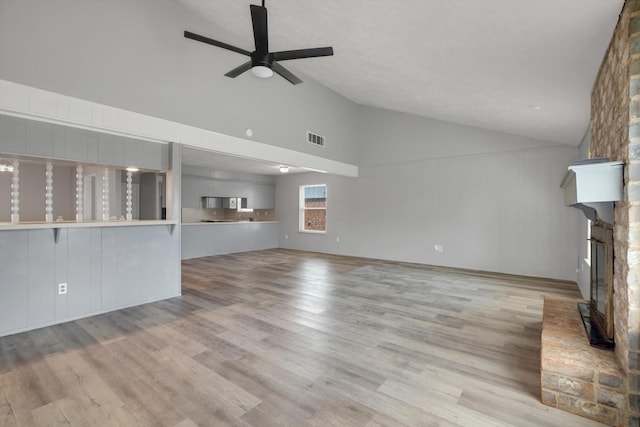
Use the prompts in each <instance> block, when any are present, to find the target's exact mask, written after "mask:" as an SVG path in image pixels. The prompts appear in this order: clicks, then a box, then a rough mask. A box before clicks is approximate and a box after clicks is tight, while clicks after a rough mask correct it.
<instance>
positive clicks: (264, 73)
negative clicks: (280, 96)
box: [251, 65, 273, 79]
mask: <svg viewBox="0 0 640 427" xmlns="http://www.w3.org/2000/svg"><path fill="white" fill-rule="evenodd" d="M251 74H253V75H254V76H256V77H260V78H261V79H268V78H269V77H271V76H273V70H271V68H269V67H265V66H264V65H256V66H255V67H251Z"/></svg>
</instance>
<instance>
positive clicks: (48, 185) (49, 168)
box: [44, 160, 53, 222]
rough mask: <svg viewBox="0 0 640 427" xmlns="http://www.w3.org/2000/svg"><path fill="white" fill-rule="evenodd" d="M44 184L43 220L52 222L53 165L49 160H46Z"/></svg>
mask: <svg viewBox="0 0 640 427" xmlns="http://www.w3.org/2000/svg"><path fill="white" fill-rule="evenodd" d="M44 182H45V187H44V199H45V202H44V203H45V207H44V220H45V221H46V222H53V164H52V163H51V160H47V164H46V169H45V181H44Z"/></svg>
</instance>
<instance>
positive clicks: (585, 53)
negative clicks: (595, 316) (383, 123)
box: [179, 0, 623, 146]
mask: <svg viewBox="0 0 640 427" xmlns="http://www.w3.org/2000/svg"><path fill="white" fill-rule="evenodd" d="M179 1H180V2H181V3H182V4H184V5H185V6H186V7H188V8H189V9H191V10H193V11H195V12H196V13H198V14H200V15H202V16H204V17H206V18H207V19H209V20H210V21H211V22H212V23H215V25H212V30H211V32H210V33H207V34H203V35H206V36H208V37H212V38H216V39H217V40H220V41H223V42H226V43H230V44H233V45H236V46H239V47H243V48H245V49H248V50H253V35H252V27H251V18H250V13H249V4H251V3H253V4H259V2H257V1H253V2H251V1H248V0H246V1H245V0H216V1H207V0H179ZM622 5H623V0H553V1H542V0H541V1H532V0H509V1H505V0H448V1H442V0H420V1H417V0H377V1H371V0H349V1H344V0H322V1H317V0H267V1H266V7H267V8H268V10H269V41H270V48H271V50H288V49H299V48H306V47H312V46H333V48H334V52H335V54H334V56H332V57H326V58H310V59H304V60H297V61H291V62H290V63H287V64H286V66H287V68H290V69H291V71H292V72H295V73H296V74H298V73H300V76H301V77H302V79H303V80H305V77H306V76H308V77H310V78H312V79H314V80H316V81H318V82H320V83H321V84H323V85H325V86H326V87H328V88H330V89H332V90H334V91H335V92H337V93H340V94H342V95H343V96H345V97H347V98H349V99H351V100H353V101H355V102H356V103H359V104H362V105H368V106H373V107H379V108H384V109H389V110H395V111H400V112H405V113H410V114H416V115H421V116H426V117H431V118H435V119H441V120H446V121H450V122H455V123H462V124H466V125H471V126H477V127H481V128H486V129H493V130H498V131H502V132H506V133H511V134H516V135H524V136H528V137H531V138H536V139H540V140H544V141H550V142H554V143H558V144H569V145H574V146H577V145H578V144H579V143H580V141H581V140H582V138H583V136H584V134H585V132H586V131H587V129H588V126H589V114H590V93H591V87H592V85H593V81H594V79H595V76H596V73H597V71H598V67H599V65H600V62H601V61H602V57H603V54H604V52H605V50H606V47H607V45H608V43H609V40H610V38H611V34H612V33H613V29H614V27H615V24H616V22H617V20H618V15H619V13H620V11H621V9H622ZM212 48H213V47H212ZM244 60H245V58H244V57H242V56H241V55H238V61H237V63H236V62H230V63H229V68H230V69H231V68H233V67H235V66H237V65H239V64H240V63H242V62H243V61H244ZM238 78H239V79H246V78H255V77H254V76H252V75H251V74H250V73H245V75H242V76H239V77H238ZM230 82H231V80H230Z"/></svg>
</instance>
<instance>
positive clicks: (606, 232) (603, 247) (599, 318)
mask: <svg viewBox="0 0 640 427" xmlns="http://www.w3.org/2000/svg"><path fill="white" fill-rule="evenodd" d="M589 240H590V244H591V297H590V301H589V304H578V307H579V309H580V315H581V316H582V321H583V323H584V327H585V330H586V331H587V336H588V337H589V343H590V344H591V345H592V346H594V347H600V348H607V349H613V348H614V347H615V343H614V331H613V230H612V229H611V227H610V226H607V225H606V224H604V223H596V224H593V225H592V226H591V238H590V239H589Z"/></svg>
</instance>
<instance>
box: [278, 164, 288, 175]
mask: <svg viewBox="0 0 640 427" xmlns="http://www.w3.org/2000/svg"><path fill="white" fill-rule="evenodd" d="M287 172H289V166H284V165H282V166H280V173H287Z"/></svg>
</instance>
